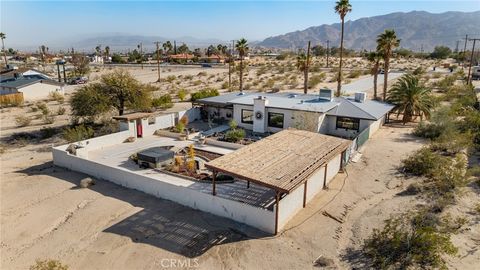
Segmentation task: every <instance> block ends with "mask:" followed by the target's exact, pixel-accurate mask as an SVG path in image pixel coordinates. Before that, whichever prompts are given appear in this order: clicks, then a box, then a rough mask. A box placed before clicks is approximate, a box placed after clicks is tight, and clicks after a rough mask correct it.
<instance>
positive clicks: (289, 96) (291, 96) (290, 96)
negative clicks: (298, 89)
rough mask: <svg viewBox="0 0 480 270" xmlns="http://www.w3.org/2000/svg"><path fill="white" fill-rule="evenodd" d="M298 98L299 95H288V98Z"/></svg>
mask: <svg viewBox="0 0 480 270" xmlns="http://www.w3.org/2000/svg"><path fill="white" fill-rule="evenodd" d="M296 97H297V94H290V95H288V98H296Z"/></svg>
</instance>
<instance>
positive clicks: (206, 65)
mask: <svg viewBox="0 0 480 270" xmlns="http://www.w3.org/2000/svg"><path fill="white" fill-rule="evenodd" d="M202 67H204V68H211V67H212V65H210V64H202Z"/></svg>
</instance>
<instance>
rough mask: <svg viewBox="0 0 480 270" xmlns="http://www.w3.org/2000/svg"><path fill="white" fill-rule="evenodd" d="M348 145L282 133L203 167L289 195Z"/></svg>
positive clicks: (300, 132) (289, 131)
mask: <svg viewBox="0 0 480 270" xmlns="http://www.w3.org/2000/svg"><path fill="white" fill-rule="evenodd" d="M350 144H351V141H349V140H344V139H340V138H337V137H332V136H328V135H323V134H319V133H315V132H310V131H304V130H297V129H286V130H283V131H280V132H278V133H276V134H273V135H271V136H269V137H266V138H264V139H262V140H260V141H257V142H255V143H252V144H250V145H247V146H244V147H242V148H240V149H238V150H236V151H234V152H232V153H229V154H226V155H224V156H222V157H219V158H217V159H215V160H213V161H210V162H208V163H206V164H205V166H206V167H207V168H209V169H210V170H214V171H219V172H222V173H225V174H229V175H232V176H234V177H238V178H241V179H244V180H247V181H251V182H254V183H257V184H259V185H263V186H266V187H269V188H272V189H275V190H277V191H280V192H285V193H290V192H291V191H292V190H294V189H295V188H296V187H298V186H299V185H301V184H302V183H304V182H305V181H306V180H307V179H308V178H309V177H310V176H311V175H312V174H313V173H315V172H316V171H317V170H318V169H320V168H321V167H322V166H324V165H325V164H327V163H328V162H329V161H330V160H331V159H332V158H334V157H335V156H337V155H338V154H340V153H342V152H343V151H345V150H346V149H347V148H348V146H349V145H350Z"/></svg>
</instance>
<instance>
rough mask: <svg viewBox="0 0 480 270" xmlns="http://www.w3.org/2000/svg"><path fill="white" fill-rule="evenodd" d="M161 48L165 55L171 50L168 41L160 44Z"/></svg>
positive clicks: (170, 44)
mask: <svg viewBox="0 0 480 270" xmlns="http://www.w3.org/2000/svg"><path fill="white" fill-rule="evenodd" d="M162 47H163V51H164V52H165V53H166V54H169V53H170V51H171V50H172V43H171V42H170V40H167V41H166V42H164V43H163V44H162Z"/></svg>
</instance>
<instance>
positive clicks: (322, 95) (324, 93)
mask: <svg viewBox="0 0 480 270" xmlns="http://www.w3.org/2000/svg"><path fill="white" fill-rule="evenodd" d="M318 98H319V99H323V100H328V101H332V100H333V90H332V89H328V88H322V89H320V92H319V93H318Z"/></svg>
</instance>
